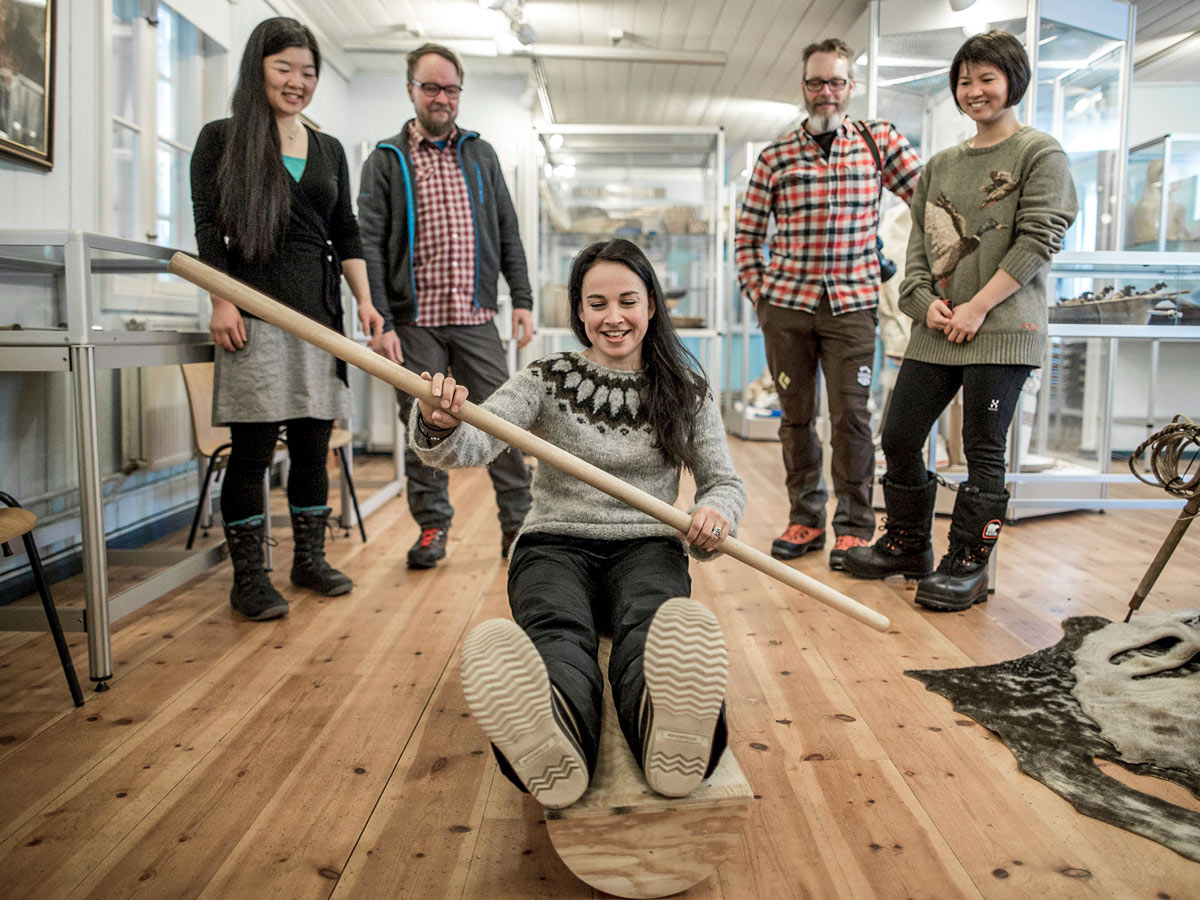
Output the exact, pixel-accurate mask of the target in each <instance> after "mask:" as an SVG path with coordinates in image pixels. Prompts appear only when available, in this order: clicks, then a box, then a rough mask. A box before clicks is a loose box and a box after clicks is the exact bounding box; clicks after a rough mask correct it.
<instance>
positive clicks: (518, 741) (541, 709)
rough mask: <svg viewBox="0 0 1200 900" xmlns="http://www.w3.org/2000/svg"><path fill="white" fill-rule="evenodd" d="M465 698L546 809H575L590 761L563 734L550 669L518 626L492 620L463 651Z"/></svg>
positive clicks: (474, 631)
mask: <svg viewBox="0 0 1200 900" xmlns="http://www.w3.org/2000/svg"><path fill="white" fill-rule="evenodd" d="M462 680H463V695H464V696H465V697H466V700H467V706H468V707H470V710H471V714H472V715H473V716H474V717H475V720H476V721H477V722H478V723H479V726H480V728H482V729H483V732H484V734H486V735H487V737H488V740H490V741H491V742H492V743H493V744H495V745H496V748H497V749H498V750H499V751H500V752H501V753H502V754H504V758H505V759H506V760H508V762H509V764H510V765H511V766H512V768H513V771H515V772H516V773H517V777H518V778H520V779H521V783H522V784H524V785H525V787H526V788H527V789H528V790H529V792H530V793H531V794H532V795H533V796H534V798H535V799H536V800H537V801H538V802H539V803H541V804H542V805H543V806H546V807H549V808H551V809H561V808H562V807H564V806H570V805H571V804H572V803H574V802H575V801H576V800H578V799H579V798H580V797H581V796H582V795H583V792H584V791H586V790H587V785H588V774H587V763H586V761H585V760H584V758H583V756H582V755H581V754H580V752H579V750H578V749H577V748H576V747H575V745H574V743H573V742H572V741H571V740H570V738H569V737H568V736H567V735H566V734H565V733H564V732H563V729H562V727H561V726H560V725H559V723H558V720H557V719H556V718H555V717H554V709H553V705H552V702H551V699H550V697H551V695H550V678H549V676H548V675H547V674H546V665H545V663H544V662H542V657H541V655H540V654H539V653H538V651H537V648H536V647H534V645H533V642H532V641H531V640H530V639H529V637H528V635H526V634H525V632H524V631H522V630H521V628H520V626H518V625H517V624H516V623H515V622H510V621H508V620H507V619H491V620H489V621H487V622H484V623H482V624H480V625H479V626H477V627H476V628H474V629H472V631H471V633H470V634H469V635H467V638H466V640H465V641H464V642H463V649H462Z"/></svg>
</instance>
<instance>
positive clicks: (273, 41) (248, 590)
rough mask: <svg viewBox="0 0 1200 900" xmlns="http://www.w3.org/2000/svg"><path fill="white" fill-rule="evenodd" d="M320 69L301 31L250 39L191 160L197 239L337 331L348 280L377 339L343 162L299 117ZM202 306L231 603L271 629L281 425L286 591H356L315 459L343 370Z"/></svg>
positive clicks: (258, 31) (321, 355)
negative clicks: (330, 547)
mask: <svg viewBox="0 0 1200 900" xmlns="http://www.w3.org/2000/svg"><path fill="white" fill-rule="evenodd" d="M320 69H321V53H320V50H319V49H318V47H317V42H316V39H315V38H314V37H313V35H312V33H311V32H310V31H309V30H308V29H307V28H305V27H304V26H303V25H301V24H300V23H299V22H297V21H295V20H294V19H287V18H274V19H267V20H266V21H264V22H262V23H260V24H259V25H258V27H257V28H255V29H254V31H253V33H252V34H251V35H250V39H249V41H248V42H247V44H246V50H245V53H244V54H243V55H242V65H241V71H240V72H239V75H238V82H237V87H236V88H235V89H234V94H233V104H232V105H233V116H232V117H231V118H228V119H222V120H220V121H217V122H210V123H209V124H207V125H206V126H204V129H203V130H202V131H201V132H200V136H199V137H198V138H197V140H196V148H195V151H194V152H193V154H192V169H191V178H192V207H193V212H194V216H195V222H196V243H197V245H198V248H199V253H200V258H201V259H202V260H203V261H204V262H206V263H208V264H209V265H212V266H215V267H217V268H219V269H222V270H223V271H226V272H228V273H229V274H230V275H233V276H235V277H236V278H239V279H241V280H242V281H244V282H246V283H247V284H249V285H251V286H253V287H255V288H258V289H259V290H260V291H263V292H264V293H266V294H268V295H270V296H272V297H274V298H276V299H277V300H280V301H281V302H283V303H286V304H287V305H289V306H291V307H293V308H295V309H297V310H299V311H300V312H302V313H304V314H305V315H306V316H309V317H311V318H313V319H315V320H317V321H318V322H321V323H322V324H324V325H328V326H330V327H332V328H335V329H337V330H338V331H341V330H342V328H343V323H342V312H341V310H342V304H341V296H340V281H341V278H340V276H341V275H342V274H345V276H346V281H347V282H349V284H350V289H351V291H353V293H354V296H355V299H356V300H357V301H358V316H359V319H360V320H361V321H362V325H363V329H364V330H365V331H366V332H367V333H368V334H371V335H373V336H377V335H378V334H379V332H380V331H381V329H382V327H383V319H382V317H381V316H380V315H379V313H378V312H376V311H375V308H374V306H372V305H371V298H370V290H369V288H368V286H367V271H366V265H365V263H364V262H363V259H362V245H361V242H360V240H359V235H358V223H357V222H356V221H355V219H354V213H353V211H352V210H351V206H350V181H349V173H348V169H347V166H346V155H345V152H344V151H343V150H342V145H341V144H340V143H339V142H338V141H337V140H336V139H335V138H332V137H329V136H328V135H325V134H321V133H320V132H317V131H313V130H312V129H310V128H308V127H307V126H306V125H305V124H304V123H303V122H302V121H301V120H300V112H301V110H303V109H304V108H305V107H307V106H308V104H309V102H310V101H311V100H312V95H313V90H314V89H315V88H316V84H317V78H318V76H319V74H320ZM212 305H213V311H212V321H211V324H210V327H209V330H210V332H211V334H212V338H213V341H214V342H215V343H216V345H217V350H216V376H215V379H216V380H215V385H214V392H213V422H214V424H217V425H228V426H229V428H230V431H231V432H232V435H233V448H232V451H231V452H230V456H229V465H228V468H227V470H226V474H225V485H224V488H223V489H222V491H221V513H222V517H223V519H224V522H225V535H226V538H227V539H228V541H229V548H230V555H231V557H232V558H233V570H234V583H233V591H232V593H231V594H230V598H229V599H230V603H232V605H233V607H234V609H236V610H238V611H239V612H241V613H243V614H244V615H246V616H247V617H249V618H251V619H255V620H263V619H273V618H277V617H279V616H282V615H284V614H285V613H286V612H287V611H288V603H287V601H286V600H285V599H284V598H283V596H282V595H281V594H280V593H279V592H278V591H277V590H276V589H275V588H274V587H273V586H272V584H271V581H270V579H269V578H268V577H267V573H266V571H265V569H264V568H263V553H262V540H263V532H264V519H263V516H264V514H265V512H266V511H265V510H264V509H263V492H262V483H263V474H264V473H265V471H266V469H267V466H268V465H270V462H271V458H272V457H273V455H274V451H275V442H276V439H277V437H278V435H279V430H280V428H281V427H286V429H287V443H288V452H289V455H290V456H291V466H290V470H289V475H288V485H287V494H288V503H289V505H290V507H291V514H292V532H293V536H294V538H295V544H296V552H295V558H294V561H293V564H292V574H291V577H292V583H293V584H296V585H299V586H301V587H308V588H312V589H313V590H316V591H317V592H319V593H322V594H325V595H326V596H335V595H338V594H344V593H346V592H347V591H349V590H350V588H351V587H352V586H353V585H352V582H351V581H350V579H349V578H347V577H346V576H345V575H344V574H342V573H341V572H338V571H336V570H335V569H333V568H331V567H330V566H329V564H328V563H327V562H326V561H325V553H324V540H325V526H326V523H327V521H328V519H329V513H330V509H329V507H328V506H327V505H326V500H327V499H328V495H329V479H328V476H327V475H326V471H325V461H326V456H327V454H328V452H329V436H330V433H331V431H332V429H333V420H334V419H338V418H344V417H346V416H348V415H349V412H350V392H349V389H348V387H347V384H346V368H345V363H342V362H340V361H338V360H336V359H334V357H332V356H330V355H329V354H328V353H326V352H324V351H322V350H318V349H317V348H316V347H313V346H312V345H311V344H308V343H307V342H305V341H303V340H301V339H299V338H296V337H294V336H292V335H290V334H288V333H286V332H284V331H281V330H280V329H278V328H275V327H274V326H273V325H270V324H268V323H267V322H264V321H262V320H260V319H256V318H254V317H253V316H250V315H249V314H244V313H242V312H241V311H240V310H238V308H237V307H235V306H234V305H233V304H232V303H230V302H229V301H227V300H225V299H223V298H221V297H217V296H215V295H214V296H213V297H212Z"/></svg>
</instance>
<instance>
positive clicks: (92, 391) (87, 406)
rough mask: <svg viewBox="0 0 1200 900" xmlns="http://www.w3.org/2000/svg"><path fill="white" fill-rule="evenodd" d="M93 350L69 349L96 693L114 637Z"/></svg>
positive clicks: (107, 672)
mask: <svg viewBox="0 0 1200 900" xmlns="http://www.w3.org/2000/svg"><path fill="white" fill-rule="evenodd" d="M95 352H96V351H95V347H92V346H91V345H86V344H85V345H83V346H75V347H71V374H72V377H73V379H74V383H75V439H76V452H77V455H78V466H79V509H80V525H81V529H80V530H81V537H82V541H83V573H84V592H85V605H86V612H87V623H86V624H87V636H88V671H89V675H90V676H91V679H92V681H94V682H96V690H97V691H106V690H108V684H107V681H108V679H110V678H112V674H113V671H112V640H111V637H112V634H111V623H110V621H109V611H108V554H107V549H106V545H105V540H104V496H103V491H102V487H101V484H100V452H99V437H98V433H97V425H96V357H95Z"/></svg>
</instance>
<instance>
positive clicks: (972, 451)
mask: <svg viewBox="0 0 1200 900" xmlns="http://www.w3.org/2000/svg"><path fill="white" fill-rule="evenodd" d="M1031 371H1032V367H1031V366H1009V365H978V366H939V365H935V364H934V363H927V362H918V361H917V360H912V359H906V360H905V361H904V363H903V364H902V365H901V366H900V374H899V375H898V376H897V378H896V387H895V389H894V390H893V391H892V398H891V401H890V403H889V404H888V411H887V421H886V422H884V425H883V453H884V456H886V457H887V469H888V479H889V480H890V481H893V482H895V483H896V484H903V485H908V486H909V487H919V486H920V485H923V484H925V482H926V480H927V476H926V474H925V473H926V472H927V471H928V466H927V465H926V461H925V453H924V448H925V442H926V441H927V440H928V438H929V429H930V428H932V427H933V423H934V422H935V421H937V417H938V416H940V415H941V414H942V410H944V409H945V408H946V406H947V405H948V404H949V403H950V401H951V400H953V399H954V395H955V394H957V393H958V389H959V388H960V387H961V388H962V389H963V429H962V430H963V452H964V454H965V455H966V457H967V483H968V484H972V485H974V486H975V487H977V488H979V489H980V490H981V491H987V492H989V493H996V494H998V493H1001V492H1002V491H1003V490H1004V449H1005V444H1006V443H1007V441H1008V426H1009V424H1010V423H1011V422H1012V417H1013V411H1014V410H1015V409H1016V408H1017V400H1018V398H1019V397H1020V396H1021V385H1023V384H1024V383H1025V379H1026V378H1028V377H1029V373H1030V372H1031Z"/></svg>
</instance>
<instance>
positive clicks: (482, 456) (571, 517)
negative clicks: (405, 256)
mask: <svg viewBox="0 0 1200 900" xmlns="http://www.w3.org/2000/svg"><path fill="white" fill-rule="evenodd" d="M645 391H646V382H645V378H644V376H643V375H642V373H641V372H618V371H615V370H612V369H606V368H604V367H603V366H598V365H596V364H595V363H592V362H590V361H589V360H587V359H586V358H584V357H583V356H582V355H581V354H579V353H577V352H567V353H559V354H555V355H554V356H549V357H546V358H545V359H541V360H538V361H537V362H535V363H533V364H531V365H530V366H528V367H527V368H525V369H523V370H521V371H520V372H518V373H516V374H515V375H513V377H512V378H510V379H509V380H508V381H507V382H505V384H504V385H502V386H501V387H500V388H499V389H498V390H497V391H496V392H495V393H494V394H492V396H491V397H489V398H488V399H487V401H486V402H484V403H483V407H484V409H487V410H489V411H490V412H493V413H495V414H496V415H498V416H500V417H501V418H503V419H506V420H508V421H509V422H512V423H513V424H514V425H517V426H519V427H521V428H524V429H526V430H528V431H531V432H532V433H533V434H535V435H537V436H538V437H541V438H544V439H546V440H548V441H550V442H551V443H552V444H555V445H556V446H558V447H561V448H562V449H563V450H566V451H567V452H568V453H571V454H573V455H575V456H577V457H579V458H580V459H583V460H585V461H587V462H590V463H592V464H593V465H595V466H597V467H599V468H601V469H603V470H604V471H606V472H608V473H610V474H612V475H614V476H616V477H617V478H620V479H622V480H623V481H626V482H628V483H629V484H632V485H633V486H634V487H637V488H640V489H641V490H643V491H645V492H646V493H648V494H650V495H652V496H654V497H657V498H658V499H659V500H662V501H663V502H665V503H671V504H674V503H675V502H676V500H677V499H678V497H679V476H680V470H679V467H678V466H673V465H670V464H669V463H668V462H667V461H666V459H665V458H664V456H663V455H662V452H661V451H660V450H658V449H657V448H655V447H654V445H653V434H652V432H651V430H650V426H649V420H648V418H647V416H646V412H645V404H644V398H645ZM412 415H413V417H412V419H411V420H410V423H409V431H408V433H409V445H410V446H411V447H412V449H413V450H414V451H415V452H416V454H417V455H418V456H419V457H420V458H421V461H422V462H424V463H425V464H426V465H430V466H436V467H438V468H445V469H448V468H456V467H462V466H479V465H485V464H486V463H488V462H490V461H491V460H492V459H494V458H495V457H496V456H497V455H498V454H499V453H500V451H501V450H503V449H504V446H505V445H504V444H503V443H501V442H500V441H498V440H496V439H495V438H493V437H490V436H489V435H487V434H485V433H484V432H482V431H480V430H478V429H477V428H474V427H472V426H470V425H467V424H463V425H460V426H459V427H458V428H457V429H455V430H454V431H453V432H452V433H451V434H450V435H449V436H448V437H446V438H444V439H443V440H442V441H440V442H439V443H438V444H436V445H435V446H429V444H428V442H426V441H424V440H423V439H422V436H421V433H420V432H419V430H418V429H417V428H416V416H418V415H420V410H419V408H418V407H417V406H416V405H415V404H414V406H413V414H412ZM693 449H694V451H695V456H696V465H695V471H694V472H693V476H694V478H695V482H696V497H695V501H694V504H693V506H692V507H691V509H692V510H694V509H695V508H696V507H697V506H708V507H711V508H712V509H715V510H716V511H717V512H719V513H720V514H721V515H723V516H724V517H725V518H726V519H728V520H729V522H730V523H731V525H732V526H733V528H735V529H736V527H737V523H738V522H739V521H740V520H741V517H742V514H743V512H744V511H745V506H746V490H745V487H744V486H743V484H742V480H741V478H740V477H739V476H738V474H737V472H736V471H735V470H734V468H733V460H732V458H731V457H730V454H729V445H728V443H727V442H726V439H725V429H724V426H723V424H722V421H721V414H720V411H719V410H718V409H717V405H716V402H715V401H714V400H713V398H712V396H711V395H706V397H705V400H704V403H703V404H702V405H701V407H700V410H699V411H698V413H697V417H696V427H695V432H694V437H693ZM531 492H532V495H533V505H532V507H531V508H530V510H529V515H528V516H526V518H525V524H524V526H523V527H522V530H521V533H522V534H526V533H535V532H540V533H549V534H562V535H568V536H572V537H583V538H595V539H633V538H639V537H659V536H672V535H677V532H676V531H675V530H674V529H673V528H671V527H670V526H669V525H664V524H663V523H661V522H659V521H658V520H657V519H654V518H652V517H651V516H648V515H646V514H645V513H643V512H640V511H638V510H636V509H634V508H632V507H630V506H627V505H626V504H624V503H622V502H621V501H619V500H617V499H615V498H613V497H610V496H609V495H607V494H605V493H604V492H602V491H600V490H597V489H596V488H594V487H591V486H590V485H588V484H585V483H583V482H582V481H579V480H578V479H576V478H573V477H571V476H570V475H567V474H565V473H563V472H560V471H558V470H557V469H555V468H553V467H552V466H549V465H546V464H541V465H538V467H537V469H536V471H535V472H534V476H533V484H532V488H531ZM693 555H695V556H696V557H697V558H700V559H703V558H706V557H705V556H704V555H702V554H699V553H694V554H693Z"/></svg>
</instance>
